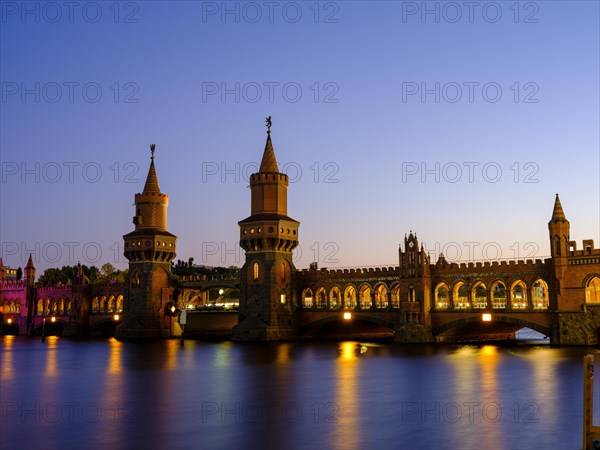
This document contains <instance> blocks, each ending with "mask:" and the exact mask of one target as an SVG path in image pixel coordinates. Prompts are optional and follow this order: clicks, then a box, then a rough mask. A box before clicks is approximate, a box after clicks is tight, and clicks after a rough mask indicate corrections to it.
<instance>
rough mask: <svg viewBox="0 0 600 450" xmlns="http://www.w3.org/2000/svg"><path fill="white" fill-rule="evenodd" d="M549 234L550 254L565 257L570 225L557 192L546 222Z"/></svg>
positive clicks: (554, 256) (555, 256)
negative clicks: (550, 214)
mask: <svg viewBox="0 0 600 450" xmlns="http://www.w3.org/2000/svg"><path fill="white" fill-rule="evenodd" d="M548 231H549V234H550V255H551V256H552V257H553V258H566V257H567V255H568V253H567V252H568V246H569V240H570V237H569V234H570V225H569V221H568V220H567V218H566V216H565V213H564V211H563V208H562V205H561V204H560V199H559V198H558V194H556V199H555V200H554V209H553V210H552V218H551V219H550V222H548Z"/></svg>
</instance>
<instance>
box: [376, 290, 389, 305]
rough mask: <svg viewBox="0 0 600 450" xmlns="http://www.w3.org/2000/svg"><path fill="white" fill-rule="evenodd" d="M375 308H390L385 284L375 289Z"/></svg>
mask: <svg viewBox="0 0 600 450" xmlns="http://www.w3.org/2000/svg"><path fill="white" fill-rule="evenodd" d="M375 307H376V308H377V309H385V308H387V307H388V295H387V287H386V285H385V284H379V285H378V286H377V287H376V288H375Z"/></svg>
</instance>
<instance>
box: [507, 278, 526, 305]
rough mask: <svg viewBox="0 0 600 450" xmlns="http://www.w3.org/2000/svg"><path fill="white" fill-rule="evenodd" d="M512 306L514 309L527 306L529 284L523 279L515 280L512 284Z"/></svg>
mask: <svg viewBox="0 0 600 450" xmlns="http://www.w3.org/2000/svg"><path fill="white" fill-rule="evenodd" d="M511 307H512V309H526V308H527V286H526V285H525V283H524V282H523V281H521V280H517V281H515V282H514V283H513V285H512V288H511Z"/></svg>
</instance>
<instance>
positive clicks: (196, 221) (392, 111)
mask: <svg viewBox="0 0 600 450" xmlns="http://www.w3.org/2000/svg"><path fill="white" fill-rule="evenodd" d="M0 6H1V14H2V16H1V21H0V27H1V28H0V38H1V42H0V52H1V56H0V59H1V60H0V79H1V96H2V97H1V104H0V108H1V111H0V112H1V115H0V149H1V162H2V173H1V176H2V179H1V183H0V189H1V192H0V201H1V205H0V211H1V214H0V241H1V250H0V253H1V254H2V256H3V258H4V262H5V264H7V265H9V266H12V267H17V266H22V265H24V264H25V263H26V260H27V257H28V255H29V253H30V252H33V254H34V255H33V256H34V261H35V263H36V266H37V267H38V274H41V272H42V271H43V270H44V269H45V268H47V267H54V266H62V265H66V264H76V263H77V261H81V262H82V263H83V264H88V265H91V264H94V265H97V266H100V265H101V264H103V263H105V262H110V263H112V264H114V265H116V266H117V267H119V268H124V267H126V260H125V259H124V257H123V255H122V250H123V246H122V236H123V235H124V234H126V233H128V232H129V231H131V230H133V224H132V222H131V219H132V216H133V214H134V208H133V206H132V204H133V199H134V194H135V193H136V192H140V191H141V190H142V188H143V184H144V181H145V177H146V174H147V171H148V165H149V162H150V160H149V157H150V152H149V146H150V144H152V143H155V144H156V167H157V172H158V177H159V181H160V186H161V189H162V191H163V192H165V193H167V194H168V195H169V201H170V203H169V226H168V228H169V231H170V232H172V233H174V234H176V235H177V236H178V237H179V239H178V244H177V246H178V250H177V257H178V258H181V259H187V258H189V257H190V256H193V257H194V258H195V262H196V263H198V264H208V265H226V266H229V265H238V266H241V265H242V264H243V253H242V251H241V249H239V247H238V245H237V241H238V226H237V222H238V221H239V220H242V219H244V218H245V217H247V216H248V215H249V212H250V190H249V189H248V188H247V186H248V177H249V175H250V174H251V173H253V172H254V171H256V170H257V168H258V163H259V161H260V158H261V156H262V151H263V149H264V142H265V139H266V134H265V131H266V128H265V126H264V119H265V117H266V116H268V115H271V116H272V117H273V128H272V138H273V143H274V147H275V152H276V155H277V158H278V162H279V167H280V170H282V171H284V172H287V173H288V175H289V176H290V187H289V190H288V203H289V211H288V212H289V215H290V216H291V217H293V218H295V219H296V220H299V221H300V222H301V226H300V235H299V236H300V249H299V250H298V251H297V252H296V258H295V262H296V266H297V267H298V268H305V267H307V266H308V264H309V263H310V262H311V261H317V262H318V263H319V266H321V267H336V266H338V267H345V266H372V265H395V264H397V259H398V244H399V243H400V242H401V241H402V240H403V239H404V235H405V233H408V232H409V231H410V230H413V231H416V232H417V234H418V237H419V239H420V241H421V242H422V243H424V244H425V249H426V250H427V251H430V253H431V256H432V259H433V260H434V261H435V260H436V259H437V255H438V254H439V252H440V251H444V253H445V254H446V256H447V258H448V259H450V260H461V261H468V260H482V259H483V260H486V259H497V258H515V257H519V258H524V257H527V256H529V257H538V258H540V257H544V256H547V255H548V254H549V246H548V230H547V223H548V220H549V219H550V215H551V212H552V206H553V203H554V196H555V193H557V192H558V193H560V198H561V201H562V205H563V207H564V210H565V213H566V215H567V218H568V219H569V221H570V222H571V239H574V240H576V241H577V242H578V243H579V248H581V241H582V240H583V239H588V238H590V239H594V241H595V243H596V246H598V244H599V243H600V232H599V229H600V219H599V216H600V211H599V204H600V198H599V195H600V194H599V191H600V186H599V179H600V159H599V153H600V152H599V147H600V143H599V121H600V117H599V110H600V101H599V82H598V80H599V79H600V71H599V64H600V52H599V42H600V33H599V23H600V10H599V3H598V2H596V1H568V2H567V1H564V2H563V1H538V2H512V1H509V2H472V3H469V2H426V3H423V2H366V1H341V2H319V3H316V2H226V3H224V2H193V1H183V2H161V1H139V2H119V3H117V2H85V1H84V2H79V3H77V4H70V3H66V4H65V3H63V2H25V3H23V2H12V1H2V2H0Z"/></svg>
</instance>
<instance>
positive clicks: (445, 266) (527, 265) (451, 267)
mask: <svg viewBox="0 0 600 450" xmlns="http://www.w3.org/2000/svg"><path fill="white" fill-rule="evenodd" d="M550 261H551V259H549V258H546V259H535V260H534V259H526V260H502V261H471V262H460V263H448V262H446V261H445V259H443V258H441V259H439V260H438V262H437V263H436V264H430V271H431V276H432V277H434V276H436V275H437V276H451V275H457V276H465V277H469V276H470V277H472V276H493V275H497V276H504V275H507V274H511V275H520V274H531V273H545V272H546V271H547V268H548V265H549V264H550Z"/></svg>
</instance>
